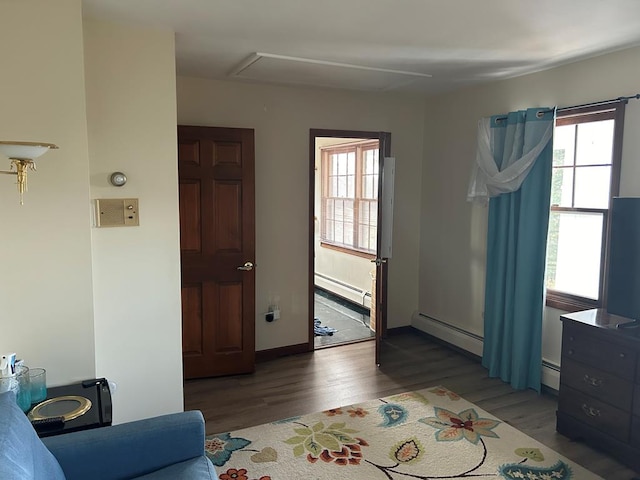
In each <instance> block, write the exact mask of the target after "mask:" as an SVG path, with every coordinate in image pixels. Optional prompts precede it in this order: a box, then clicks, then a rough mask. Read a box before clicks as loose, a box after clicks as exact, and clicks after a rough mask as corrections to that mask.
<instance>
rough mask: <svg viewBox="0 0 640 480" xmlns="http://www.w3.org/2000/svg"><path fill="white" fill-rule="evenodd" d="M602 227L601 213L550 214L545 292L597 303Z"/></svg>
mask: <svg viewBox="0 0 640 480" xmlns="http://www.w3.org/2000/svg"><path fill="white" fill-rule="evenodd" d="M602 224H603V215H602V214H601V213H576V212H572V213H566V212H551V215H550V217H549V237H548V239H547V271H546V285H547V288H552V289H554V290H558V291H560V292H563V293H568V294H571V295H578V296H581V297H587V298H591V299H594V300H597V299H598V290H599V286H600V261H601V258H600V257H601V254H602V253H601V252H602V229H603V225H602Z"/></svg>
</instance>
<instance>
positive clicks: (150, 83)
mask: <svg viewBox="0 0 640 480" xmlns="http://www.w3.org/2000/svg"><path fill="white" fill-rule="evenodd" d="M84 28H85V65H86V83H87V118H88V122H89V159H90V161H89V168H90V173H91V183H90V187H91V197H92V199H95V198H128V197H134V198H139V215H140V226H139V227H119V228H92V229H91V236H92V252H93V286H94V289H93V298H94V306H95V337H96V371H97V374H98V376H105V377H107V378H109V379H110V380H112V381H115V382H116V383H117V386H118V388H117V391H116V393H115V394H114V396H113V403H114V409H113V412H114V422H116V423H120V422H124V421H128V420H133V419H136V418H144V417H151V416H154V415H159V414H163V413H168V412H176V411H181V410H182V409H183V396H182V343H181V338H182V336H181V335H182V333H181V332H182V330H181V308H180V254H179V249H180V239H179V219H178V180H177V178H178V177H177V138H176V97H175V88H176V86H175V60H174V58H175V55H174V35H173V33H172V32H169V31H153V30H143V29H134V28H129V27H123V26H117V25H114V24H109V23H104V22H97V21H91V20H86V21H85V24H84ZM114 171H123V172H125V173H126V175H127V178H128V182H127V184H126V185H125V186H124V187H114V186H112V185H111V184H110V183H109V182H108V178H109V175H110V174H111V173H112V172H114ZM150 398H151V399H152V401H148V400H149V399H150Z"/></svg>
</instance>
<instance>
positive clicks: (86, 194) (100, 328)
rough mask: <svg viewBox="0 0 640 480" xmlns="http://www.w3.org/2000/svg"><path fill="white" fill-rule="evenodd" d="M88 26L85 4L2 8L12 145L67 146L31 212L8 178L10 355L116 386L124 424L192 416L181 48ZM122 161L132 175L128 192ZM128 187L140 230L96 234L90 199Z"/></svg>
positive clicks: (50, 371)
mask: <svg viewBox="0 0 640 480" xmlns="http://www.w3.org/2000/svg"><path fill="white" fill-rule="evenodd" d="M86 33H87V38H86V44H85V43H84V40H83V20H82V15H81V3H80V0H56V1H55V2H51V1H50V0H25V1H21V2H2V4H1V6H0V57H1V58H2V61H3V67H2V75H0V104H1V105H2V115H0V131H1V132H2V136H1V139H2V140H23V141H44V142H53V143H56V144H58V145H59V146H60V149H59V150H56V151H51V152H48V153H46V154H45V155H44V156H43V157H42V158H41V159H40V160H38V162H37V163H38V171H37V172H34V173H32V174H31V175H30V176H29V187H30V190H29V192H28V193H27V195H26V196H25V205H24V206H23V207H21V206H20V205H19V203H18V196H17V193H16V190H15V185H14V183H15V179H14V178H13V177H8V176H0V221H1V224H2V235H0V249H1V250H2V251H3V252H4V255H3V257H2V266H1V267H0V331H1V332H2V333H1V334H0V352H9V351H15V352H17V353H18V356H19V357H22V358H24V359H25V361H26V363H27V364H28V365H31V366H41V367H45V368H46V369H47V376H48V378H47V380H48V384H49V386H55V385H63V384H68V383H72V382H76V381H79V380H85V379H88V378H93V377H96V376H107V377H108V378H109V379H110V380H114V381H115V382H116V383H117V384H118V387H119V388H118V391H117V392H116V393H115V395H114V397H113V399H114V421H115V422H116V423H119V422H123V421H126V420H130V419H134V418H142V417H148V416H151V415H155V414H160V413H169V412H173V411H179V410H182V373H181V368H182V362H181V339H180V332H181V327H180V281H179V253H178V252H179V247H178V245H179V242H178V213H177V210H178V203H177V173H176V170H177V164H176V129H175V125H176V120H175V119H176V107H175V61H174V57H175V55H174V44H173V33H171V32H153V31H145V30H138V29H136V30H132V29H126V28H119V27H115V26H110V25H107V24H96V23H93V22H88V23H87V24H86ZM85 47H86V51H85ZM85 67H86V82H85ZM85 83H86V88H85ZM85 95H86V101H85ZM8 166H9V165H8V161H5V160H4V159H1V160H0V169H2V170H4V169H6V168H8ZM115 169H119V170H123V171H125V172H127V173H128V174H129V176H130V182H129V184H127V186H126V187H124V188H123V189H122V190H119V191H117V192H116V191H115V190H114V187H109V186H108V184H107V174H108V173H110V172H111V171H113V170H115ZM122 194H126V195H127V196H129V195H130V196H134V197H139V198H140V206H141V226H140V227H137V228H130V229H109V230H106V229H105V230H97V229H94V228H93V227H92V215H91V213H92V202H91V199H92V198H96V197H112V196H120V195H122ZM149 392H153V395H154V399H153V401H152V402H145V401H142V400H141V399H145V398H148V396H149Z"/></svg>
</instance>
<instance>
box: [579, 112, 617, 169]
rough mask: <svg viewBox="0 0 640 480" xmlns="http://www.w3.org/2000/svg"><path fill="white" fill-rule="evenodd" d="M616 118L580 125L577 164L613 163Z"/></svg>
mask: <svg viewBox="0 0 640 480" xmlns="http://www.w3.org/2000/svg"><path fill="white" fill-rule="evenodd" d="M613 125H614V120H602V121H600V122H589V123H581V124H580V125H578V126H577V127H578V154H577V156H576V165H602V164H603V163H609V164H610V163H611V154H612V151H613Z"/></svg>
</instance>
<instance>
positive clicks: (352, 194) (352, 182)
mask: <svg viewBox="0 0 640 480" xmlns="http://www.w3.org/2000/svg"><path fill="white" fill-rule="evenodd" d="M347 197H349V198H356V176H355V175H349V176H348V177H347Z"/></svg>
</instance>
